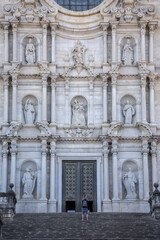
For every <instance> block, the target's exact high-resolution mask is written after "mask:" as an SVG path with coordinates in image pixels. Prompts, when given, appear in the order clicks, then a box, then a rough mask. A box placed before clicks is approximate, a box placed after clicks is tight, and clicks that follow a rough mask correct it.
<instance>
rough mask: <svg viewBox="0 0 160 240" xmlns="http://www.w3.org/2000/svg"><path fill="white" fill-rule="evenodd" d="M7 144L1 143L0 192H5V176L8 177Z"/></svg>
mask: <svg viewBox="0 0 160 240" xmlns="http://www.w3.org/2000/svg"><path fill="white" fill-rule="evenodd" d="M7 173H8V143H7V142H6V141H4V142H3V145H2V192H7V176H8V174H7Z"/></svg>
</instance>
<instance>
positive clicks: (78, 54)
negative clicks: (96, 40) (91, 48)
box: [72, 41, 86, 65]
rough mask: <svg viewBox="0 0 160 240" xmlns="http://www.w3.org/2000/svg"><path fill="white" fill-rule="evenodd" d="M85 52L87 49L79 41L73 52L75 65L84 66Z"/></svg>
mask: <svg viewBox="0 0 160 240" xmlns="http://www.w3.org/2000/svg"><path fill="white" fill-rule="evenodd" d="M85 51H86V47H85V46H84V45H82V43H81V42H80V41H78V42H77V44H76V45H75V47H74V48H73V50H72V58H73V61H74V63H75V65H83V64H84V53H85Z"/></svg>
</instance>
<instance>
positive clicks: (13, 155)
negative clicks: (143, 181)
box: [10, 139, 17, 189]
mask: <svg viewBox="0 0 160 240" xmlns="http://www.w3.org/2000/svg"><path fill="white" fill-rule="evenodd" d="M10 153H11V168H10V183H13V184H14V189H15V187H16V160H17V159H16V158H17V142H16V139H13V140H12V142H11V149H10Z"/></svg>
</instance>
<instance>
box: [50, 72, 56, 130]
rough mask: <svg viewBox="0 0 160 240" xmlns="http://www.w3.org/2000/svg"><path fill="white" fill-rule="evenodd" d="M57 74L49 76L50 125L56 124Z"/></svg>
mask: <svg viewBox="0 0 160 240" xmlns="http://www.w3.org/2000/svg"><path fill="white" fill-rule="evenodd" d="M57 77H58V76H57V75H52V76H51V125H52V126H56V79H57Z"/></svg>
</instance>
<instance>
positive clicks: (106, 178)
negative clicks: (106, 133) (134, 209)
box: [103, 141, 110, 201]
mask: <svg viewBox="0 0 160 240" xmlns="http://www.w3.org/2000/svg"><path fill="white" fill-rule="evenodd" d="M108 153H109V150H108V142H107V141H105V142H104V143H103V166H104V171H103V186H104V201H109V200H110V199H109V166H108Z"/></svg>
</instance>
